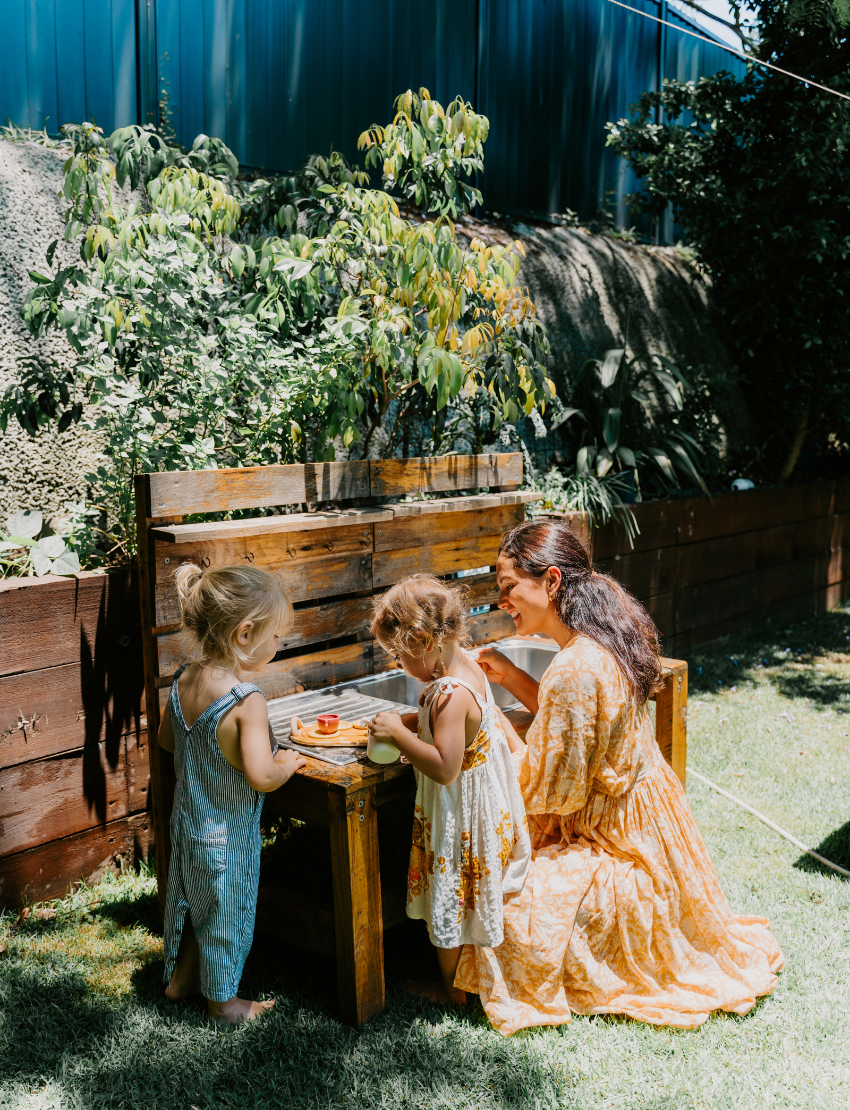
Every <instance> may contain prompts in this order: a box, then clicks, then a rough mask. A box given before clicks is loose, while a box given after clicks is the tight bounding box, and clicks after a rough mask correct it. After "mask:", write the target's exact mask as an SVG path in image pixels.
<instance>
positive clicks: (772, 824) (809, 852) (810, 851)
mask: <svg viewBox="0 0 850 1110" xmlns="http://www.w3.org/2000/svg"><path fill="white" fill-rule="evenodd" d="M688 774H689V775H693V776H694V777H695V778H698V779H699V780H700V782H704V783H705V784H706V786H710V787H711V789H712V790H716V791H717V793H718V794H722V795H723V797H724V798H729V799H730V800H731V801H733V802H734V803H735V804H736V805H739V806H740V807H741V808H742V809H745V810H746V811H747V812H748V813H752V815H753V816H754V817H758V819H759V821H764V823H765V825H768V826H769V827H770V828H771V829H773V830H774V831H775V832H778V833H779V835H780V836H784V837H785V839H786V840H790V842H791V843H792V844H793V845H794V847H795V848H799V849H800V851H801V852H805V853H806V855H807V856H811V857H812V858H813V859H816V860H817V861H818V863H822V864H823V865H824V867H831V868H832V870H833V871H837V872H838V874H839V875H846V876H847V878H848V879H850V871H847V870H846V869H845V868H843V867H839V866H838V864H837V863H833V862H832V860H828V859H826V857H825V856H822V855H820V854H819V853H818V852H816V851H815V850H814V849H813V848H807V847H806V845H805V844H804V843H803V842H802V840H798V839H797V838H796V836H792V835H791V833H789V832H788V830H787V829H783V828H782V826H781V825H777V824H776V822H775V821H771V819H770V818H769V817H765V815H764V814H763V813H759V811H758V810H757V809H753V807H752V806H751V805H747V803H746V802H742V801H741V799H740V798H736V797H735V795H734V794H730V793H729V791H728V790H724V789H723V787H722V786H718V785H717V783H716V782H712V781H711V779H707V778H706V777H705V775H701V774H700V773H699V771H695V770H694V769H693V767H689V768H688Z"/></svg>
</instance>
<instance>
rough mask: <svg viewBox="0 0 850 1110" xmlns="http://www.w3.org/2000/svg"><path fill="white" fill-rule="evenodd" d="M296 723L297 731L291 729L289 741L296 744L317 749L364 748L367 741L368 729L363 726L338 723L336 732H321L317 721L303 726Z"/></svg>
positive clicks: (344, 722) (343, 722) (347, 722)
mask: <svg viewBox="0 0 850 1110" xmlns="http://www.w3.org/2000/svg"><path fill="white" fill-rule="evenodd" d="M296 720H297V722H298V726H300V727H298V728H297V730H296V729H295V728H293V730H292V733H291V739H292V740H293V741H294V742H295V743H296V744H306V745H308V746H310V745H313V746H314V747H317V748H353V747H359V746H362V747H365V746H366V743H367V741H368V739H369V729H368V728H367V726H366V725H365V724H363V725H360V724H356V723H352V722H351V721H340V722H339V727H338V728H337V730H336V732H331V733H327V732H321V731H320V729H319V724H318V721H317V722H316V723H315V724H313V725H304V724H302V723H301V721H300V720H298V719H297V718H296Z"/></svg>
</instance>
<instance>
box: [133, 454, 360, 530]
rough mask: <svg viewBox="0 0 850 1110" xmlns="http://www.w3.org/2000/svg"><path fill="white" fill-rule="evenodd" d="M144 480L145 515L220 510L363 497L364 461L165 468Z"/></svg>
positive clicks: (218, 511) (172, 514) (161, 515)
mask: <svg viewBox="0 0 850 1110" xmlns="http://www.w3.org/2000/svg"><path fill="white" fill-rule="evenodd" d="M145 477H146V478H147V479H148V489H149V493H148V497H149V501H148V505H147V506H146V508H147V513H146V515H147V516H148V517H163V516H176V515H178V514H180V515H181V516H187V515H189V514H190V513H221V512H226V511H228V510H230V509H254V508H260V507H261V506H264V505H296V504H299V503H300V502H302V501H308V502H309V501H314V502H322V501H340V500H345V499H348V498H354V497H368V496H369V463H368V462H367V461H364V462H334V463H307V464H305V465H301V464H293V465H290V466H246V467H234V468H232V469H225V470H187V471H168V472H166V473H161V474H149V475H145Z"/></svg>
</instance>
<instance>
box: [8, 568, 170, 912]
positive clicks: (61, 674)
mask: <svg viewBox="0 0 850 1110" xmlns="http://www.w3.org/2000/svg"><path fill="white" fill-rule="evenodd" d="M140 629H141V622H140V616H139V588H138V577H137V574H136V572H135V569H133V570H132V571H130V570H129V569H124V570H119V571H115V572H113V573H111V574H92V573H83V574H82V575H81V576H80V577H79V579H76V578H57V577H54V576H53V575H48V576H46V577H44V578H41V579H21V578H17V579H10V580H8V581H3V582H0V906H3V905H6V906H18V905H20V904H22V903H24V902H27V901H31V900H39V899H46V898H55V897H60V896H61V895H63V894H64V893H65V892H66V891H67V890H68V887H69V885H70V884H71V883H73V882H75V881H76V880H78V879H80V878H85V879H86V880H88V881H94V880H96V879H98V878H99V877H100V876H102V875H103V873H104V871H105V870H106V869H107V868H110V869H113V870H115V869H117V868H118V867H119V866H120V863H121V861H124V862H126V863H132V862H134V861H135V860H138V859H140V858H143V857H144V856H146V855H147V854H148V852H149V850H150V846H151V843H152V836H151V822H150V818H149V815H148V812H147V810H148V788H149V784H148V780H149V774H148V747H147V734H146V731H145V717H144V711H143V688H144V677H143V673H142V655H141V633H140Z"/></svg>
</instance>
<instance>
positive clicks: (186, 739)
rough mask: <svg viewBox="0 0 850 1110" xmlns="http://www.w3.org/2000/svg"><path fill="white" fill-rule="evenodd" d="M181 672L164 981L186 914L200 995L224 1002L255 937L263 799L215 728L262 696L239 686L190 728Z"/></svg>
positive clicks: (174, 706) (175, 703)
mask: <svg viewBox="0 0 850 1110" xmlns="http://www.w3.org/2000/svg"><path fill="white" fill-rule="evenodd" d="M184 670H185V667H181V668H180V670H179V671H178V672H177V674H176V675H175V676H174V684H173V685H172V687H171V698H170V702H169V710H170V713H171V730H172V732H173V734H174V769H175V771H176V773H177V787H176V790H175V792H174V810H173V812H172V815H171V864H170V866H169V869H168V891H167V895H166V901H165V937H164V949H165V981H166V983H167V982H169V981H170V979H171V976H172V974H173V973H174V964H175V962H176V960H177V950H178V948H179V947H180V938H181V936H182V934H183V925H184V922H185V919H186V914H187V913H188V914H189V920H190V921H191V923H192V928H193V930H194V932H195V936H196V938H197V940H198V948H199V949H200V957H201V960H200V962H201V990H202V992H203V995H204V997H205V998H207V999H210V1000H211V1001H213V1002H226V1001H227V999H228V998H233V997H234V995H235V994H236V992H237V990H238V989H239V980H240V979H241V978H242V968H243V967H244V965H245V960H246V958H247V956H248V951H249V949H250V947H251V941H252V940H253V936H254V918H255V916H256V911H257V883H258V881H259V876H260V814H261V812H262V808H263V795H262V794H260V793H258V792H257V791H256V790H253V789H252V788H251V787H250V786H249V785H248V783H247V780H246V779H245V776H244V774H243V773H242V772H241V771H237V770H236V768H235V767H231V765H230V764H229V763H228V762H227V760H226V759H225V758H224V756H223V755H222V754H221V748H220V747H219V746H218V740H217V739H216V729H217V727H218V722H219V721H220V720H221V718H222V717H223V716H224V714H225V713H226V712H227V711H228V710H229V709H231V708H232V707H233V706H234V705H236V704H237V703H238V702H240V701H242V699H243V698H245V697H247V695H248V694H250V693H252V692H253V691H255V690H257V691H258V692H261V691H260V690H259V687H258V686H254V685H253V684H252V683H250V682H243V683H240V684H238V685H237V686H234V687H233V689H232V690H231V691H230V692H229V693H227V694H224V695H223V696H222V697H220V698H218V699H217V700H216V701H214V702H213V703H212V705H210V706H208V707H207V709H206V710H205V711H204V712H203V713H202V714H201V715H200V717H198V719H197V721H195V723H194V724H193V725H192V727H191V728H188V727H187V726H186V721H185V719H184V717H183V710H182V708H181V706H180V695H179V693H178V690H177V679H178V678H179V677H180V675H181V674H182V672H183V671H184ZM269 731H270V738H271V740H272V743H273V749H272V750H273V752H274V750H275V749H276V748H277V744H275V743H274V741H273V737H271V730H269Z"/></svg>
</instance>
